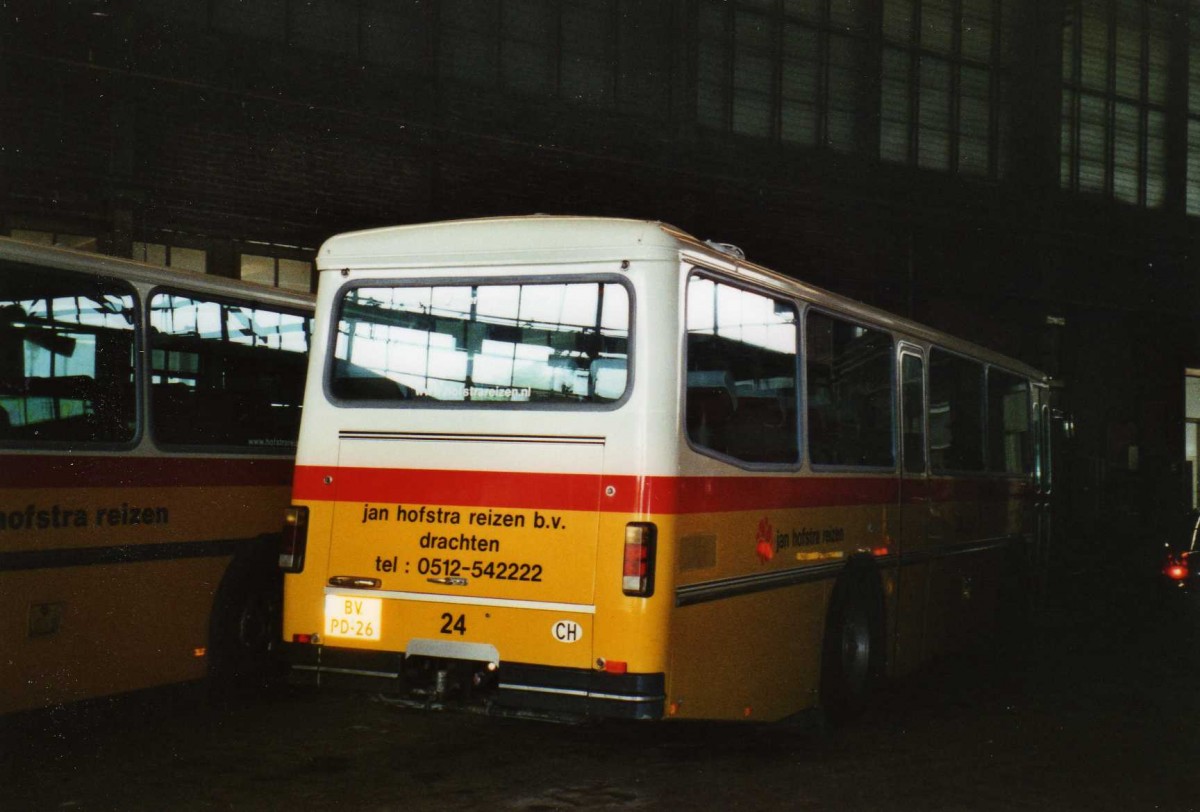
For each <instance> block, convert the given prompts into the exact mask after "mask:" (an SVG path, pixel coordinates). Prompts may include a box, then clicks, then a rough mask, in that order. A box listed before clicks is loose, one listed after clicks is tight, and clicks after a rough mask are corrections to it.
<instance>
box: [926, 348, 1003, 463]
mask: <svg viewBox="0 0 1200 812" xmlns="http://www.w3.org/2000/svg"><path fill="white" fill-rule="evenodd" d="M935 352H941V353H945V354H946V355H949V356H952V357H954V358H958V359H959V360H962V361H968V362H970V363H972V364H976V365H977V366H978V367H979V370H980V376H979V414H978V416H977V417H978V420H979V460H980V467H979V468H978V469H975V468H945V467H940V466H937V465H934V463H933V443H932V440H933V419H932V418H933V354H934V353H935ZM926 355H927V361H926V372H925V388H926V397H927V401H926V404H925V418H926V435H925V453H926V456H927V460H926V466H927V467H928V470H929V474H930V475H931V476H954V477H963V476H978V477H989V476H992V475H993V472H992V471H991V470H990V469H989V467H988V413H987V409H988V399H987V395H988V390H987V370H988V368H989V367H990V366H991V364H989V363H988V362H987V361H984V360H983V359H982V358H979V357H977V356H973V355H969V354H968V353H964V352H960V351H958V350H952V349H950V348H949V347H947V346H946V345H945V344H931V345H930V347H929V349H928V352H927V353H926Z"/></svg>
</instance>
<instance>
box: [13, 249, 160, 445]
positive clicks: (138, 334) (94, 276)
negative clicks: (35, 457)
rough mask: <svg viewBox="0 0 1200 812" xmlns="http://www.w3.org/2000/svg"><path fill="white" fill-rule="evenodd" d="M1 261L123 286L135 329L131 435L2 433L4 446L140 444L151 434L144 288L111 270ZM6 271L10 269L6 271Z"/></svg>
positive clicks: (119, 286) (132, 366)
mask: <svg viewBox="0 0 1200 812" xmlns="http://www.w3.org/2000/svg"><path fill="white" fill-rule="evenodd" d="M0 265H6V266H21V267H24V268H29V269H32V270H38V271H44V270H47V269H49V270H51V271H53V272H55V273H59V274H68V275H72V276H77V277H80V278H86V279H89V280H102V281H103V282H104V283H108V284H111V285H112V286H113V288H123V289H124V290H123V292H122V294H121V295H125V293H128V295H129V296H130V298H131V299H132V302H133V322H132V325H131V326H130V331H131V332H132V333H133V342H132V350H133V359H132V360H133V363H132V364H131V366H130V369H131V372H132V373H133V393H132V394H133V420H134V427H133V432H132V433H131V435H130V437H129V439H126V440H118V441H113V440H46V441H37V440H27V439H24V438H13V437H0V449H20V450H32V451H45V452H47V453H58V452H63V451H68V452H71V451H79V450H82V451H131V450H133V449H135V448H137V447H138V446H139V445H140V444H141V442H142V439H143V437H144V436H146V435H147V434H148V432H147V430H146V419H147V418H146V407H145V405H144V401H145V383H146V378H145V366H144V364H145V363H146V362H145V360H144V359H145V358H146V355H147V353H146V352H145V347H146V343H145V342H146V325H147V324H148V322H147V320H146V307H145V297H144V296H143V293H142V291H141V290H140V289H139V288H138V286H137V285H136V284H134V283H133V282H132V281H130V280H128V279H122V278H121V277H120V276H113V275H111V274H103V273H93V272H90V271H80V270H76V269H72V268H64V267H59V266H53V265H51V266H46V265H33V264H30V263H29V262H22V261H20V260H10V259H5V260H0ZM5 272H6V273H7V272H8V271H5Z"/></svg>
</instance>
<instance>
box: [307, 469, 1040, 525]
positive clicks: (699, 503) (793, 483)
mask: <svg viewBox="0 0 1200 812" xmlns="http://www.w3.org/2000/svg"><path fill="white" fill-rule="evenodd" d="M1014 485H1015V486H1016V487H1014ZM901 488H902V486H901V482H900V481H899V480H898V479H897V478H896V477H894V476H830V475H819V476H741V477H634V476H601V475H598V474H543V473H522V472H511V473H497V472H493V471H445V470H426V469H405V468H335V467H324V466H300V467H298V468H297V469H296V480H295V485H294V488H293V495H294V498H295V499H296V500H298V501H313V502H319V501H335V500H336V501H341V502H390V503H395V504H401V505H410V506H411V505H466V506H492V507H508V508H524V509H530V510H534V509H555V510H597V509H599V510H604V511H609V512H614V511H615V512H623V513H643V514H650V513H664V514H679V513H709V512H720V511H735V510H768V509H783V508H792V507H833V506H854V505H883V504H894V503H897V502H899V501H900V498H901V492H902V491H901ZM1023 489H1024V483H1020V482H1016V483H1014V482H1013V481H1011V480H1007V479H983V478H980V479H960V480H934V481H931V482H928V483H923V482H910V481H905V482H904V484H903V493H904V499H905V501H906V502H907V501H915V500H917V499H920V500H930V499H932V500H933V501H938V502H948V501H978V500H1004V499H1007V498H1010V497H1017V496H1020V495H1021V493H1022V491H1023ZM610 490H611V494H610Z"/></svg>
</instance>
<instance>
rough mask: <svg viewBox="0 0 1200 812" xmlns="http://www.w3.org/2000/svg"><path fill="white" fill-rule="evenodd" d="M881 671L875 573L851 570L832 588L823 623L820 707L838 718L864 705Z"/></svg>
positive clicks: (879, 609) (880, 624)
mask: <svg viewBox="0 0 1200 812" xmlns="http://www.w3.org/2000/svg"><path fill="white" fill-rule="evenodd" d="M882 674H883V602H882V600H881V597H880V590H879V583H878V578H877V577H875V576H874V574H873V573H867V572H850V573H847V574H846V575H845V576H843V577H842V579H841V580H840V581H838V584H837V585H836V586H835V587H834V592H833V597H832V600H831V603H830V608H829V615H828V618H827V620H826V626H825V645H824V652H823V657H822V667H821V706H822V707H823V708H824V710H825V713H826V714H827V715H828V716H829V717H830V718H831V719H832V720H833V721H835V722H838V721H843V720H845V719H849V718H852V717H854V716H857V715H859V714H860V713H862V711H863V710H864V709H865V708H866V706H867V704H868V702H869V701H870V698H871V695H872V694H873V693H874V691H875V689H876V687H877V686H878V682H879V679H880V677H881V676H882Z"/></svg>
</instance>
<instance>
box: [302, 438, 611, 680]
mask: <svg viewBox="0 0 1200 812" xmlns="http://www.w3.org/2000/svg"><path fill="white" fill-rule="evenodd" d="M480 459H486V460H488V461H489V463H490V464H489V469H488V470H471V468H470V464H471V462H473V461H474V462H475V463H478V461H479V460H480ZM431 460H437V461H438V463H439V467H438V468H436V469H434V468H431V467H430V466H429V465H428V462H429V461H431ZM338 466H339V467H338V469H337V470H338V473H335V475H334V476H335V479H340V482H338V483H335V486H336V487H337V492H336V505H335V508H334V517H333V527H332V538H331V541H330V553H329V567H328V573H327V574H328V578H329V580H328V582H327V583H328V585H327V586H326V590H325V591H326V610H325V635H324V636H325V639H326V642H327V643H329V644H331V645H351V646H357V645H358V644H361V647H366V648H382V649H384V650H387V651H397V652H405V653H406V655H407V656H408V657H410V658H411V657H424V658H429V659H433V660H448V661H470V662H473V663H479V662H482V663H485V664H492V665H499V669H500V679H501V682H502V683H503V680H504V666H503V663H505V662H517V663H529V664H538V665H552V666H561V667H570V668H590V667H591V665H592V650H591V646H592V643H591V640H592V633H593V629H592V620H593V617H594V608H593V603H594V601H593V582H594V571H595V565H596V542H597V537H598V532H599V531H598V527H599V510H600V499H601V492H600V491H601V472H602V471H603V470H604V440H603V438H601V437H584V436H573V437H552V436H540V435H535V434H522V435H511V434H487V435H484V434H468V433H454V434H429V433H419V432H350V431H344V432H342V433H341V437H340V441H339V450H338ZM443 466H445V467H443ZM356 579H365V580H363V581H362V583H363V584H366V585H367V587H368V588H365V589H363V588H356ZM356 601H366V603H365V604H361V605H363V606H366V607H369V608H370V610H371V611H370V613H369V614H366V615H363V616H362V618H363V619H368V620H370V621H371V622H372V627H371V630H370V631H371V633H370V634H369V635H366V636H364V635H363V634H361V632H360V629H359V628H358V627H356V626H355V623H356V622H357V618H356V616H355V612H356V611H357V607H358V606H360V604H358V603H356ZM364 628H365V627H364Z"/></svg>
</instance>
